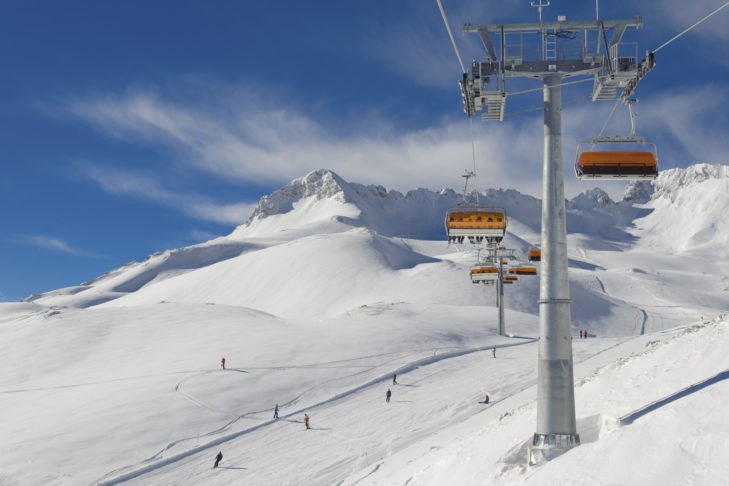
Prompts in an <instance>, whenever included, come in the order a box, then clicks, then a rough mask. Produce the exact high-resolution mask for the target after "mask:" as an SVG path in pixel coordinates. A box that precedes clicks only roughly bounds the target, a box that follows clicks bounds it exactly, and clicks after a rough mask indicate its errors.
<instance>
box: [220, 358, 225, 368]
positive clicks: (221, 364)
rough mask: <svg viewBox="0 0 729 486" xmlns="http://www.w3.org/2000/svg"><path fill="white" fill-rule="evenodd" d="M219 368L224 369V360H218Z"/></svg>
mask: <svg viewBox="0 0 729 486" xmlns="http://www.w3.org/2000/svg"><path fill="white" fill-rule="evenodd" d="M220 367H221V368H223V369H225V358H223V359H221V360H220Z"/></svg>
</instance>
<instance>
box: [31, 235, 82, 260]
mask: <svg viewBox="0 0 729 486" xmlns="http://www.w3.org/2000/svg"><path fill="white" fill-rule="evenodd" d="M21 239H22V241H24V242H25V243H27V244H30V245H32V246H36V247H38V248H45V249H48V250H54V251H60V252H62V253H69V254H71V255H76V256H93V255H91V254H90V253H88V252H85V251H82V250H79V249H77V248H73V247H72V246H71V245H69V244H68V243H66V242H65V241H63V240H62V239H60V238H55V237H53V236H46V235H30V236H24V237H22V238H21Z"/></svg>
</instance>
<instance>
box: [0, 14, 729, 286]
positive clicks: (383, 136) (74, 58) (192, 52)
mask: <svg viewBox="0 0 729 486" xmlns="http://www.w3.org/2000/svg"><path fill="white" fill-rule="evenodd" d="M723 3H724V2H723V1H722V0H697V1H693V2H684V1H682V0H668V1H663V2H656V1H648V0H638V1H627V0H626V1H623V0H614V1H611V2H603V4H601V5H600V17H601V18H613V19H614V18H632V17H634V16H636V15H639V16H641V17H642V18H643V20H644V28H643V29H641V30H638V31H629V32H628V33H626V36H625V40H626V41H635V42H638V46H639V52H643V51H645V50H648V49H650V50H653V49H656V48H657V47H658V46H660V45H661V44H663V43H664V42H665V41H667V40H669V39H670V38H671V37H673V36H674V35H675V34H677V33H679V32H680V31H681V30H683V29H684V28H686V27H688V26H689V25H691V24H692V23H693V22H695V21H696V20H698V19H700V18H701V17H703V16H704V15H706V14H707V13H709V12H711V11H712V10H714V9H715V8H717V7H719V6H720V5H721V4H723ZM443 5H444V8H445V10H446V12H447V14H448V19H449V22H450V24H451V27H452V29H453V31H454V34H455V38H456V42H457V43H458V46H459V49H460V51H461V55H462V57H463V58H464V60H465V61H466V63H467V64H468V63H470V61H471V60H473V59H483V47H482V46H481V44H480V41H479V39H478V37H477V36H475V35H473V34H469V35H466V34H462V33H461V27H462V25H463V24H464V23H466V22H470V23H474V24H479V23H516V22H533V21H536V19H537V14H536V11H535V9H534V8H532V7H530V6H529V2H528V1H521V0H519V1H510V2H498V1H492V0H478V1H476V0H443ZM3 7H4V8H3V15H2V16H1V17H0V58H1V59H2V60H3V66H4V68H5V69H4V75H3V76H0V102H1V103H2V109H0V166H1V168H2V177H0V205H1V207H2V209H3V210H2V213H1V214H2V217H1V219H0V228H2V231H1V232H0V300H18V299H22V298H24V297H26V296H28V295H30V294H38V293H41V292H45V291H49V290H53V289H57V288H61V287H66V286H70V285H77V284H80V283H82V282H85V281H89V280H91V279H93V278H94V277H96V276H99V275H101V274H103V273H104V272H106V271H109V270H111V269H113V268H116V267H118V266H120V265H124V264H126V263H128V262H130V261H138V260H143V259H144V258H145V257H146V256H147V255H149V254H151V253H154V252H157V251H164V250H165V249H171V248H177V247H181V246H185V245H190V244H195V243H199V242H203V241H206V240H208V239H210V238H212V237H215V236H220V235H225V234H228V233H230V232H231V230H232V229H233V228H235V227H236V226H237V225H239V224H242V223H243V222H245V221H246V220H247V218H248V217H249V215H250V213H251V211H252V209H253V207H254V206H255V204H256V203H257V201H258V199H259V198H260V197H262V196H264V195H266V194H269V193H271V192H272V191H274V190H276V189H278V188H280V187H281V186H283V185H285V184H286V183H287V182H289V181H290V180H292V179H294V178H297V177H301V176H303V175H305V174H306V173H308V172H310V171H312V170H316V169H319V168H328V169H332V170H334V171H336V172H337V173H338V174H339V175H341V176H342V177H344V178H345V179H346V180H348V181H352V182H360V183H366V184H370V183H373V184H380V185H383V186H385V187H387V188H388V189H396V190H400V191H407V190H409V189H414V188H417V187H426V188H429V189H434V190H438V189H441V188H443V187H450V188H456V189H458V188H460V186H461V181H462V179H461V177H460V175H461V174H462V173H463V171H464V170H465V169H468V168H470V167H471V165H472V158H471V135H470V131H469V123H468V119H467V118H466V116H465V115H464V113H463V109H462V102H461V96H460V91H459V89H458V85H457V82H458V80H459V78H460V66H459V65H458V61H457V59H456V56H455V54H454V52H453V49H452V47H451V45H450V42H449V39H448V35H447V32H446V30H445V27H444V25H443V21H442V18H441V16H440V12H439V10H438V6H437V3H436V1H435V0H433V1H425V0H410V1H407V0H401V1H398V2H386V1H380V2H377V1H374V2H373V1H367V2H365V1H359V0H352V1H348V2H324V1H318V2H317V1H315V2H298V1H290V2H289V1H279V2H274V3H270V2H235V1H223V0H220V1H217V2H191V1H180V0H178V1H175V2H171V1H170V2H167V1H157V2H140V1H131V0H130V1H127V2H74V1H69V2H62V3H59V2H41V1H14V0H8V1H6V2H3ZM557 15H566V16H567V19H568V20H570V19H575V20H578V19H592V18H594V16H595V11H594V4H593V3H592V2H584V1H582V2H577V1H571V2H570V1H561V0H554V1H552V3H551V6H550V7H548V8H547V9H545V11H544V18H545V20H547V21H549V20H555V19H556V16H557ZM728 43H729V8H726V9H724V10H722V11H721V12H719V13H718V14H716V15H715V16H714V17H712V18H711V19H709V20H708V21H706V22H705V23H703V24H701V25H700V26H699V27H697V28H696V29H694V30H692V31H691V32H689V33H688V34H686V35H685V36H683V37H681V38H680V39H678V40H676V41H674V42H673V43H671V44H669V45H668V46H666V47H665V48H663V49H662V50H661V51H659V52H658V53H657V54H656V61H657V65H656V69H654V70H653V71H652V72H651V73H649V74H648V75H647V76H646V77H645V79H644V80H643V81H641V83H640V85H639V86H638V89H637V91H636V96H637V97H638V98H639V100H640V102H639V103H638V105H637V106H636V109H637V112H638V132H639V134H642V135H644V136H645V137H646V138H648V139H650V140H652V141H654V142H656V143H657V144H658V147H659V148H658V150H659V164H660V168H661V169H669V168H674V167H686V166H688V165H691V164H694V163H700V162H706V163H723V164H726V163H729V160H728V159H729V157H727V155H726V152H727V151H726V149H725V145H726V142H725V140H726V133H728V130H729V117H728V115H727V114H726V109H725V107H726V106H727V101H729V76H728V75H729V56H722V55H720V54H719V53H721V52H725V51H726V48H727V44H728ZM538 86H539V84H538V81H533V80H514V81H513V83H511V82H510V83H509V84H507V90H508V91H514V90H519V89H526V88H533V87H538ZM590 92H591V83H584V84H580V85H576V86H571V87H565V88H563V99H564V100H571V99H578V98H581V97H584V96H588V95H589V94H590ZM541 103H542V101H541V93H539V92H537V93H534V94H526V95H520V96H513V97H509V98H508V99H507V105H506V112H507V113H509V112H515V111H520V110H523V109H529V108H538V107H540V106H541ZM612 106H613V103H612V102H602V103H589V102H582V103H575V104H570V105H566V106H565V107H564V112H563V133H564V142H563V149H564V150H563V157H564V160H565V190H566V194H567V196H568V197H572V196H575V195H577V194H578V193H580V192H581V191H584V190H586V189H589V188H591V187H594V186H595V185H598V184H593V183H585V182H580V181H577V180H576V179H575V178H574V176H573V175H572V174H571V168H570V166H571V164H572V160H574V153H575V146H576V144H577V142H579V141H581V140H585V139H587V138H589V137H590V136H593V135H595V134H596V133H597V132H599V130H600V129H601V127H602V125H603V123H604V121H605V119H606V118H607V116H608V113H609V112H610V110H611V108H612ZM627 126H628V116H627V113H626V110H624V108H622V107H621V108H619V110H618V111H617V112H616V114H615V116H613V118H612V119H611V123H610V125H609V126H608V132H616V133H621V132H625V131H627ZM473 133H474V140H475V151H476V160H477V164H476V166H477V173H478V174H479V177H478V180H477V186H476V187H477V188H479V189H481V190H485V189H487V188H499V187H504V188H513V189H517V190H519V191H522V192H524V193H528V194H532V195H535V196H537V197H540V196H541V173H542V170H541V164H542V162H541V160H542V148H543V137H542V133H543V132H542V114H541V112H540V111H535V112H529V113H526V114H522V115H514V116H507V117H506V118H505V120H504V122H502V123H498V122H482V121H480V119H478V118H477V119H475V120H474V123H473ZM599 185H600V186H601V187H603V188H604V189H605V190H607V191H608V192H609V193H610V194H611V196H613V197H614V198H618V199H619V198H620V195H621V194H622V190H623V187H624V183H602V184H599Z"/></svg>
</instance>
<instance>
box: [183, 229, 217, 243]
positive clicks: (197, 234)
mask: <svg viewBox="0 0 729 486" xmlns="http://www.w3.org/2000/svg"><path fill="white" fill-rule="evenodd" d="M187 236H188V238H189V239H190V240H192V241H194V242H204V241H210V240H212V239H215V238H217V237H219V236H220V235H217V234H215V233H210V232H209V231H202V230H196V229H194V230H190V232H189V233H188V235H187Z"/></svg>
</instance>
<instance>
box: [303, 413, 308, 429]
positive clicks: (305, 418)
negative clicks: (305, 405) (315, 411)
mask: <svg viewBox="0 0 729 486" xmlns="http://www.w3.org/2000/svg"><path fill="white" fill-rule="evenodd" d="M304 425H305V426H306V430H309V416H308V415H307V414H304Z"/></svg>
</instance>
